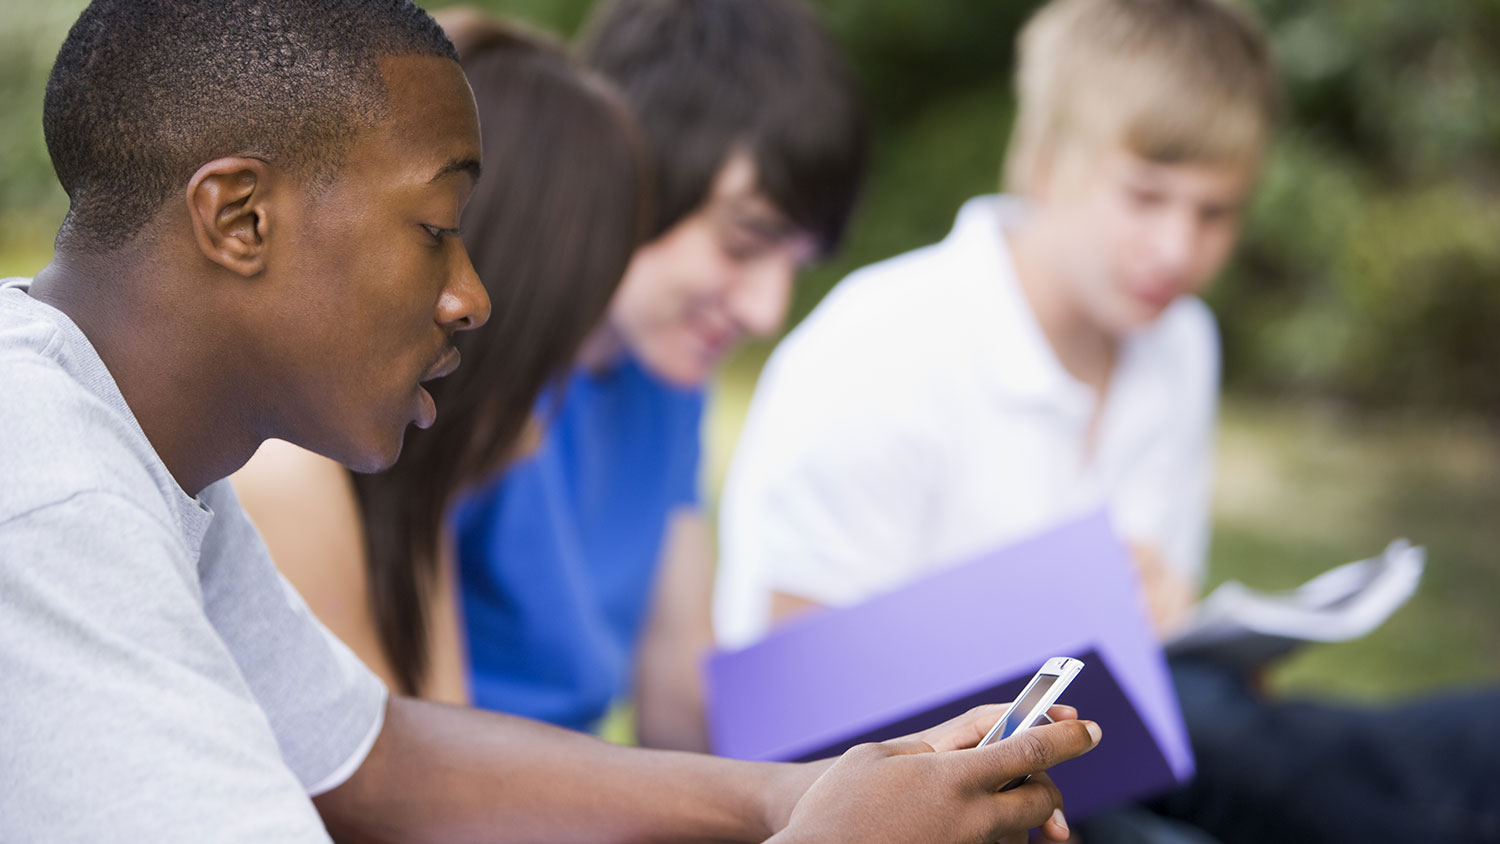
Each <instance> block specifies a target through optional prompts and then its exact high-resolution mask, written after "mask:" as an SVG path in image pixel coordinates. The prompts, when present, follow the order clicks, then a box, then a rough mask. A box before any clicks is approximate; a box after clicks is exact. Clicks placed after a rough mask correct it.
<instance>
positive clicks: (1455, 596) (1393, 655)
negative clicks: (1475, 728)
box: [705, 349, 1500, 700]
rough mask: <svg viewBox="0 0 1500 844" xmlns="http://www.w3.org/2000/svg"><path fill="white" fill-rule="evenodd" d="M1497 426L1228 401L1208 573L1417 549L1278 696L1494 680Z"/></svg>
mask: <svg viewBox="0 0 1500 844" xmlns="http://www.w3.org/2000/svg"><path fill="white" fill-rule="evenodd" d="M763 360H764V350H756V349H752V350H748V351H746V352H745V353H742V354H741V355H740V356H738V357H737V358H736V359H735V360H733V361H731V363H730V365H729V367H728V368H727V369H726V372H725V375H724V377H723V378H722V379H721V381H720V383H719V385H718V386H717V388H716V390H715V394H714V399H713V402H712V403H711V405H710V409H709V419H708V423H707V431H706V436H707V460H706V466H705V483H706V484H707V486H708V488H709V489H710V490H711V491H712V492H713V493H714V494H715V495H716V494H717V490H718V489H719V487H720V485H721V484H722V483H723V478H724V471H725V468H726V467H727V464H728V460H729V456H730V453H731V450H732V448H733V444H734V441H735V439H736V438H737V437H738V435H739V431H740V426H741V424H742V422H743V419H744V413H745V409H746V407H747V405H748V403H749V399H750V394H751V391H752V389H753V387H754V379H755V377H756V375H757V374H758V372H759V369H760V366H761V364H762V362H763ZM1497 517H1500V439H1497V438H1496V437H1495V435H1494V433H1493V432H1492V431H1488V430H1486V429H1485V428H1484V426H1483V425H1482V424H1479V423H1478V422H1472V421H1471V422H1465V421H1462V420H1454V419H1449V418H1439V417H1423V416H1414V417H1377V418H1366V417H1363V416H1358V415H1354V414H1351V413H1348V412H1340V411H1336V410H1333V409H1330V408H1328V407H1323V406H1317V405H1308V404H1294V403H1278V402H1274V401H1268V400H1265V399H1258V400H1254V399H1238V400H1230V401H1227V402H1226V403H1225V406H1224V409H1223V414H1222V420H1221V432H1220V438H1219V455H1218V482H1217V491H1216V495H1215V501H1214V541H1213V545H1212V549H1211V552H1210V563H1209V577H1208V581H1209V586H1210V587H1212V586H1214V585H1217V584H1218V583H1220V582H1223V581H1224V580H1230V579H1234V580H1239V581H1242V582H1244V583H1245V584H1247V585H1249V586H1252V587H1256V588H1261V589H1284V588H1290V587H1293V586H1296V585H1298V584H1300V583H1302V582H1303V581H1305V580H1307V579H1308V578H1310V577H1312V576H1313V575H1316V574H1318V573H1319V572H1321V571H1323V570H1325V569H1327V568H1329V567H1331V566H1333V565H1336V564H1339V563H1344V562H1348V561H1351V560H1356V559H1361V558H1364V557H1369V556H1373V555H1374V554H1377V553H1379V552H1380V551H1381V550H1382V549H1383V548H1384V547H1385V545H1386V543H1387V542H1389V541H1390V540H1391V539H1392V538H1395V537H1397V536H1405V537H1408V538H1410V539H1411V540H1412V541H1413V542H1415V543H1417V544H1421V545H1425V546H1427V549H1428V564H1427V571H1426V574H1425V576H1424V579H1423V582H1422V584H1421V586H1420V588H1419V589H1418V592H1417V594H1416V596H1414V597H1413V598H1412V600H1411V601H1410V602H1409V603H1407V604H1406V605H1405V606H1404V607H1402V608H1401V609H1400V610H1398V611H1397V612H1396V614H1395V615H1394V616H1393V617H1392V618H1391V619H1390V620H1389V621H1387V622H1386V623H1385V624H1384V625H1382V626H1381V627H1380V628H1379V629H1378V630H1376V631H1375V632H1373V633H1371V634H1370V635H1369V636H1366V637H1364V638H1362V639H1359V640H1356V641H1353V642H1346V643H1338V644H1329V645H1313V646H1309V647H1307V648H1305V649H1303V650H1301V651H1299V652H1297V653H1295V654H1294V655H1292V656H1291V657H1289V658H1288V659H1286V660H1285V661H1283V662H1282V663H1281V664H1280V665H1279V666H1278V667H1277V668H1276V669H1275V670H1274V671H1273V672H1272V673H1271V675H1270V677H1269V678H1268V679H1269V681H1270V683H1271V686H1272V687H1273V688H1274V689H1276V690H1278V691H1280V692H1283V693H1286V694H1296V695H1316V696H1331V697H1336V698H1342V699H1356V700H1386V699H1392V698H1398V697H1402V696H1405V695H1409V694H1414V693H1419V692H1421V691H1423V690H1428V689H1433V688H1437V687H1443V686H1452V685H1472V684H1478V683H1494V682H1497V681H1500V613H1497V612H1496V610H1497V608H1500V518H1497Z"/></svg>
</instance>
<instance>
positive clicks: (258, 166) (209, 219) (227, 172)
mask: <svg viewBox="0 0 1500 844" xmlns="http://www.w3.org/2000/svg"><path fill="white" fill-rule="evenodd" d="M270 187H271V168H270V165H268V164H266V162H264V161H261V160H260V159H258V158H216V159H214V160H213V161H210V162H208V163H207V164H205V165H203V166H202V167H199V168H198V172H196V173H194V174H193V177H192V178H191V179H189V180H188V185H187V206H188V215H189V216H190V217H191V218H192V221H193V234H194V236H195V238H196V240H197V243H198V249H199V251H201V252H202V253H203V255H204V257H206V258H208V259H209V260H210V261H213V262H214V263H216V264H218V265H219V266H221V267H224V268H225V269H227V270H229V271H230V272H233V273H238V274H239V275H242V276H246V277H249V276H253V275H257V274H258V273H260V272H261V271H262V270H264V269H265V266H266V256H265V251H266V250H265V246H266V237H267V235H268V234H269V233H270V230H271V216H272V215H271V210H270V208H271V203H269V202H268V199H269V197H270V193H271V190H270Z"/></svg>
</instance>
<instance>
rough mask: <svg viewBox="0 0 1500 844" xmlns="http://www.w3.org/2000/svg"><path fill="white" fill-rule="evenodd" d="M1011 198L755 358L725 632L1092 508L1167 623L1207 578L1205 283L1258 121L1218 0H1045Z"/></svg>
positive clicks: (1251, 169) (1212, 386)
mask: <svg viewBox="0 0 1500 844" xmlns="http://www.w3.org/2000/svg"><path fill="white" fill-rule="evenodd" d="M1017 79H1018V81H1017V87H1018V95H1019V112H1018V117H1017V121H1016V127H1015V131H1014V136H1013V138H1012V141H1011V145H1010V149H1009V154H1008V156H1007V161H1006V168H1005V170H1006V180H1007V182H1008V184H1009V187H1010V189H1011V190H1012V191H1013V192H1014V194H1015V195H1014V196H1007V197H982V198H979V199H975V200H972V201H970V202H969V203H968V204H966V205H965V206H964V208H963V210H962V211H961V212H960V213H959V216H958V221H957V223H956V224H955V226H954V229H953V232H952V233H951V234H950V235H949V236H948V237H947V238H946V239H945V240H943V241H942V242H941V243H938V244H935V245H933V246H929V247H926V248H923V249H919V250H916V251H914V252H910V253H907V254H905V255H901V256H898V257H895V258H892V259H890V260H887V261H884V262H882V263H880V264H876V265H874V266H872V267H867V268H865V269H863V270H861V271H859V272H857V273H855V274H853V275H852V276H850V277H849V278H848V279H846V280H845V281H844V282H842V283H841V284H840V285H839V286H838V287H837V288H836V289H835V290H834V291H833V293H831V294H830V295H829V296H828V297H827V299H826V300H825V301H824V302H823V303H822V305H821V306H820V307H819V308H818V309H817V310H816V311H815V312H814V313H813V314H812V315H811V316H810V317H809V318H808V319H807V320H806V321H805V322H804V323H803V324H802V325H801V326H800V327H799V328H798V329H797V330H796V331H794V332H793V333H792V335H791V336H790V337H788V339H787V340H786V341H785V342H784V343H783V344H782V345H781V347H780V348H779V349H778V350H777V351H776V353H775V355H774V356H773V357H772V359H771V361H770V363H769V364H768V365H767V367H766V370H765V373H764V374H763V375H762V378H761V381H760V384H759V387H758V389H757V392H756V396H755V399H754V402H753V404H752V406H751V409H750V414H749V417H748V420H747V423H746V427H745V432H744V434H743V436H742V438H741V441H740V445H739V451H738V453H737V454H736V457H735V461H734V465H733V467H732V469H731V471H730V475H729V479H728V483H727V486H726V490H725V495H724V504H723V508H724V509H723V514H722V524H723V533H722V537H721V540H722V547H723V565H722V569H721V574H720V578H719V585H718V594H717V596H716V624H717V627H718V630H719V634H720V636H721V638H723V639H724V640H725V641H727V642H729V643H743V642H746V641H750V640H753V639H754V638H756V637H758V636H759V635H761V633H763V632H764V630H765V629H766V627H767V625H769V624H770V623H771V621H772V620H773V618H775V617H779V616H781V615H784V614H786V613H787V612H791V611H794V610H795V609H797V608H799V607H803V606H807V605H817V604H826V605H843V604H848V603H851V602H854V601H857V600H860V599H862V598H864V597H867V596H869V595H871V594H873V593H876V592H879V591H882V590H885V589H889V588H892V587H894V586H897V585H899V584H900V583H903V582H905V581H907V580H909V579H911V578H913V577H915V576H917V575H919V574H921V573H923V572H925V571H928V570H930V569H933V568H935V567H939V566H942V565H945V564H949V563H953V562H957V561H961V560H963V559H964V558H965V557H967V556H969V555H972V554H975V553H978V552H982V551H984V550H987V549H990V548H994V547H996V546H999V545H1003V544H1005V543H1007V542H1010V541H1013V540H1015V539H1018V538H1021V537H1023V536H1026V535H1028V534H1032V533H1035V532H1037V531H1039V530H1041V529H1044V528H1046V527H1048V526H1050V525H1052V524H1055V523H1057V522H1059V521H1062V520H1064V519H1066V518H1068V517H1069V516H1072V515H1076V514H1081V513H1083V512H1086V511H1089V510H1092V509H1095V508H1098V507H1101V506H1102V507H1105V508H1107V509H1108V511H1109V512H1110V514H1111V517H1112V519H1113V520H1114V522H1115V525H1116V527H1117V529H1118V530H1119V531H1120V532H1121V533H1122V535H1123V536H1124V537H1126V538H1127V539H1128V540H1129V541H1130V542H1131V543H1132V545H1133V546H1134V547H1135V548H1136V550H1137V557H1138V558H1139V560H1140V563H1141V568H1142V571H1143V574H1144V575H1145V578H1144V579H1145V581H1146V583H1147V593H1148V595H1147V597H1148V599H1149V601H1150V604H1151V609H1152V614H1153V617H1154V618H1155V619H1156V621H1157V623H1158V626H1159V627H1160V628H1162V629H1166V628H1168V627H1170V626H1171V625H1172V624H1173V623H1174V621H1175V620H1176V619H1177V618H1178V617H1179V616H1180V614H1181V612H1182V610H1183V609H1184V608H1185V607H1186V606H1187V605H1188V604H1189V603H1190V601H1191V600H1192V598H1193V596H1194V595H1195V593H1196V590H1197V586H1198V583H1199V580H1200V577H1201V572H1202V569H1203V557H1204V550H1205V547H1206V544H1207V533H1208V528H1207V504H1208V496H1209V487H1210V459H1211V451H1212V440H1213V427H1214V418H1215V410H1216V403H1217V390H1218V377H1219V360H1218V340H1217V332H1216V329H1215V326H1214V322H1213V319H1212V317H1211V315H1210V314H1209V312H1208V310H1207V308H1206V307H1205V306H1204V305H1203V304H1202V303H1201V302H1200V301H1199V300H1198V299H1196V298H1195V297H1194V294H1196V293H1197V292H1199V291H1200V290H1202V289H1203V288H1204V287H1205V286H1206V285H1207V284H1208V282H1209V281H1210V280H1211V279H1212V278H1213V277H1214V275H1215V274H1216V273H1217V272H1218V271H1219V269H1220V268H1221V267H1222V266H1223V264H1224V262H1225V260H1226V259H1227V257H1228V256H1229V254H1230V251H1231V250H1232V248H1233V246H1234V243H1235V240H1236V238H1237V236H1238V232H1239V223H1240V217H1241V209H1242V207H1243V205H1244V203H1245V201H1246V199H1247V197H1248V196H1249V194H1250V191H1251V186H1252V184H1253V182H1254V179H1255V175H1256V173H1257V170H1258V168H1259V165H1260V161H1261V158H1262V155H1263V152H1264V149H1265V146H1266V142H1267V137H1268V134H1269V132H1270V129H1271V124H1272V115H1273V111H1274V100H1275V95H1274V81H1273V73H1272V69H1271V66H1270V61H1269V58H1268V51H1267V47H1266V44H1265V41H1264V39H1263V37H1262V35H1261V33H1260V30H1259V29H1258V27H1257V26H1256V25H1255V24H1254V23H1253V22H1252V21H1251V20H1250V19H1249V18H1248V17H1247V16H1246V15H1245V14H1243V13H1242V12H1240V11H1239V10H1238V9H1236V8H1234V7H1231V6H1229V5H1226V4H1224V3H1221V2H1217V0H1180V1H1179V2H1162V0H1056V2H1053V3H1051V4H1048V5H1047V6H1045V7H1044V8H1043V9H1042V10H1041V11H1040V12H1039V13H1038V14H1037V15H1036V16H1035V17H1034V18H1033V19H1032V20H1031V21H1030V22H1029V23H1028V25H1027V26H1026V28H1025V30H1024V31H1023V33H1022V35H1021V39H1020V64H1019V69H1018V76H1017Z"/></svg>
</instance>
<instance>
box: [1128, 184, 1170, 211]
mask: <svg viewBox="0 0 1500 844" xmlns="http://www.w3.org/2000/svg"><path fill="white" fill-rule="evenodd" d="M1126 193H1127V194H1128V195H1129V197H1130V201H1131V202H1134V203H1135V204H1136V205H1139V206H1141V207H1143V208H1150V207H1154V206H1157V205H1160V204H1162V203H1163V202H1165V201H1166V197H1165V196H1163V195H1162V194H1161V192H1160V191H1154V190H1151V189H1149V188H1127V189H1126Z"/></svg>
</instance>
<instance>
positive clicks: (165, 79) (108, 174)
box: [42, 0, 458, 250]
mask: <svg viewBox="0 0 1500 844" xmlns="http://www.w3.org/2000/svg"><path fill="white" fill-rule="evenodd" d="M398 55H429V56H440V57H445V58H449V59H453V60H454V61H457V58H458V56H457V54H456V53H455V52H454V50H453V45H452V44H450V43H448V39H447V38H446V37H445V36H444V35H443V32H442V30H441V29H439V28H438V26H437V24H436V23H434V22H433V20H432V18H431V17H429V16H428V15H427V13H426V12H424V11H422V10H421V9H420V8H418V7H417V6H415V5H413V4H412V3H411V2H409V0H95V2H93V3H91V4H89V7H88V8H87V9H85V10H84V11H83V14H82V15H80V16H79V18H78V21H77V22H76V23H74V24H73V28H72V30H71V31H70V32H69V33H68V37H67V40H65V41H64V42H63V45H62V49H61V50H60V51H59V52H58V54H57V62H56V64H54V65H53V68H52V75H51V77H50V78H49V79H48V81H47V96H46V101H45V104H44V106H43V111H42V125H43V129H44V130H45V133H46V138H47V152H48V153H49V154H50V155H51V157H52V166H53V169H55V170H56V171H57V178H58V181H60V182H62V186H63V190H65V191H67V194H68V200H69V207H68V215H67V217H66V219H65V220H64V221H63V226H62V228H61V230H60V231H59V232H58V244H59V246H61V245H63V244H64V243H67V244H68V245H70V246H74V247H77V248H80V249H86V250H100V249H108V248H112V247H115V246H119V245H121V244H123V243H124V242H126V241H127V240H129V239H130V237H131V236H133V235H134V234H135V233H137V232H138V231H139V229H140V227H141V226H142V225H144V223H145V222H146V220H147V219H148V218H149V217H151V216H152V215H154V214H155V213H156V212H157V210H158V209H160V207H161V205H162V203H163V202H165V201H166V199H167V197H168V196H170V195H171V194H172V193H173V192H174V191H177V190H180V189H181V188H182V187H183V186H184V185H186V184H187V180H188V179H189V178H191V176H192V174H193V172H194V171H195V170H197V168H198V167H200V166H202V165H203V164H204V163H205V162H207V161H211V160H213V159H215V158H219V157H223V156H227V155H249V156H255V157H258V158H262V159H265V160H266V161H268V162H270V163H272V164H275V165H277V166H279V167H284V168H287V169H289V170H291V171H293V172H297V173H299V174H308V175H312V176H315V177H321V176H323V175H326V174H329V173H331V172H336V164H337V162H338V159H339V156H340V155H341V154H342V153H343V151H344V150H345V148H346V146H347V143H348V141H349V140H350V139H352V138H353V136H354V135H355V133H356V132H357V131H358V130H359V129H360V128H362V127H366V126H371V125H374V124H375V123H377V122H378V121H379V120H380V119H382V118H383V116H384V113H385V112H384V109H385V106H386V96H385V95H386V92H385V88H384V84H383V83H382V81H381V78H380V73H379V69H378V67H377V65H376V59H380V58H384V57H387V56H398Z"/></svg>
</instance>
